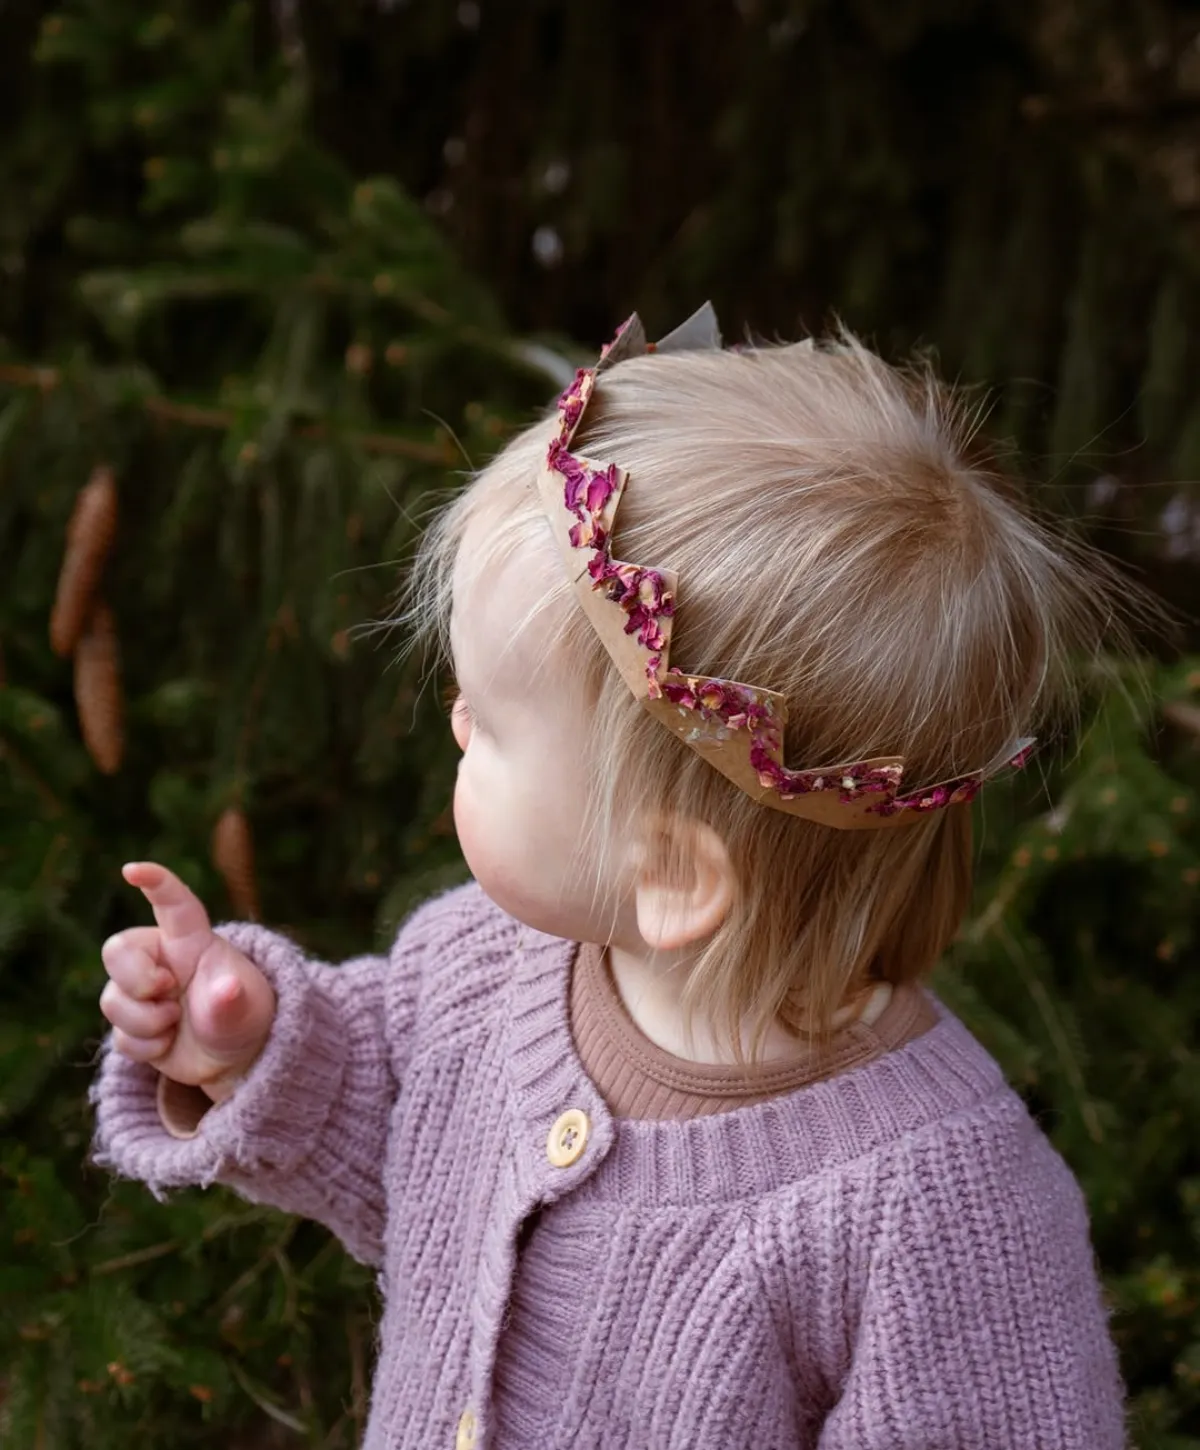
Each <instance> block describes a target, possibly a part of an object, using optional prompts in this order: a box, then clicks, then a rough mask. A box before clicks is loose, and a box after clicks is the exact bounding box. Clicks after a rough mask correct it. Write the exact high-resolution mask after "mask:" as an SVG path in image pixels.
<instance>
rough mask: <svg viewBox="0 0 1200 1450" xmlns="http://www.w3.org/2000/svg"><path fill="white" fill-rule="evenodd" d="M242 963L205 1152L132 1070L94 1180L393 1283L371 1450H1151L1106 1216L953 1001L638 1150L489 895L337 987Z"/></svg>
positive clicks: (285, 951) (634, 1129) (106, 1095)
mask: <svg viewBox="0 0 1200 1450" xmlns="http://www.w3.org/2000/svg"><path fill="white" fill-rule="evenodd" d="M221 932H222V934H223V935H224V936H226V937H227V938H228V939H229V940H230V941H232V942H234V943H235V944H236V945H237V946H238V947H240V948H241V949H242V950H243V951H245V952H247V953H248V955H250V956H251V957H252V958H253V959H254V960H255V961H256V962H257V963H258V964H259V966H260V967H261V968H262V970H263V971H264V972H265V973H266V974H267V975H268V976H269V977H270V979H271V980H272V982H273V983H274V984H275V988H276V991H277V993H278V1001H279V1006H278V1013H277V1017H276V1021H275V1025H274V1028H273V1031H272V1036H271V1039H270V1042H269V1044H268V1046H267V1048H266V1050H265V1051H264V1053H263V1055H262V1056H261V1058H260V1059H259V1061H258V1062H257V1063H256V1065H255V1067H254V1068H253V1070H252V1071H251V1073H250V1074H249V1075H248V1077H247V1078H246V1080H245V1081H244V1082H243V1083H242V1084H241V1085H240V1086H239V1088H238V1090H237V1092H236V1094H235V1095H234V1096H233V1097H232V1098H231V1099H230V1100H229V1101H227V1102H225V1103H223V1104H221V1105H220V1106H219V1107H214V1108H212V1109H211V1110H210V1111H209V1112H208V1113H207V1115H206V1116H205V1117H204V1119H203V1121H202V1123H201V1126H200V1130H199V1132H198V1134H197V1135H196V1136H195V1137H194V1138H191V1139H188V1140H179V1139H176V1138H172V1137H170V1136H169V1135H168V1134H167V1133H166V1132H165V1131H164V1129H163V1127H162V1124H161V1122H160V1120H159V1117H158V1113H157V1110H156V1105H155V1083H156V1074H155V1073H154V1071H153V1069H152V1068H149V1067H146V1066H145V1065H141V1064H135V1063H132V1062H129V1061H128V1060H127V1059H125V1058H123V1057H121V1056H120V1055H119V1054H117V1053H114V1052H111V1051H110V1052H107V1053H106V1055H105V1058H104V1062H103V1066H102V1069H101V1072H100V1075H99V1077H98V1080H97V1083H96V1086H95V1088H94V1091H93V1097H94V1101H95V1103H96V1106H97V1110H98V1128H97V1141H96V1156H97V1158H98V1160H99V1161H100V1162H101V1163H103V1164H105V1165H108V1166H110V1167H111V1168H113V1169H115V1170H116V1171H118V1172H120V1173H122V1174H125V1175H127V1176H129V1177H132V1178H138V1179H141V1180H143V1181H145V1182H146V1183H147V1184H149V1186H150V1187H151V1189H153V1190H154V1191H155V1192H156V1193H160V1194H161V1193H162V1192H163V1191H164V1190H166V1189H169V1188H172V1187H174V1186H176V1185H182V1184H196V1183H200V1184H207V1183H212V1182H214V1181H220V1182H223V1183H229V1184H232V1185H233V1186H234V1187H235V1188H236V1189H238V1190H239V1191H240V1192H242V1193H244V1194H245V1195H246V1196H247V1197H250V1198H253V1199H255V1200H259V1201H262V1202H266V1203H272V1204H277V1205H279V1206H280V1207H281V1208H285V1209H289V1210H292V1211H294V1212H296V1213H300V1214H305V1215H307V1216H309V1217H311V1218H315V1219H319V1220H320V1221H321V1222H322V1223H325V1224H328V1225H329V1227H330V1228H331V1229H332V1230H333V1231H334V1232H335V1233H336V1234H337V1235H338V1236H339V1237H340V1238H341V1239H342V1241H343V1242H344V1243H345V1244H346V1246H347V1247H348V1248H349V1250H350V1252H351V1253H353V1254H354V1255H355V1256H356V1257H357V1258H359V1259H361V1260H363V1261H364V1262H365V1263H368V1264H372V1265H375V1266H377V1267H378V1269H379V1271H380V1284H381V1288H382V1290H383V1294H384V1298H385V1313H384V1317H383V1322H382V1325H381V1329H380V1338H379V1353H378V1364H377V1368H376V1374H375V1383H374V1389H373V1393H372V1404H371V1415H370V1421H369V1426H368V1430H367V1436H366V1445H367V1446H368V1447H369V1450H401V1447H406V1450H407V1447H413V1450H416V1447H421V1450H437V1447H439V1446H441V1447H445V1450H451V1447H458V1450H469V1447H475V1450H562V1447H566V1446H572V1447H578V1450H618V1447H620V1450H751V1447H754V1450H793V1447H796V1450H798V1447H806V1450H808V1447H812V1450H1051V1447H1056V1450H1119V1447H1122V1446H1123V1445H1124V1444H1125V1439H1124V1414H1123V1408H1122V1401H1123V1392H1122V1385H1121V1381H1120V1376H1119V1372H1118V1367H1117V1361H1116V1356H1115V1353H1114V1349H1113V1345H1112V1341H1111V1339H1110V1337H1109V1333H1108V1327H1107V1316H1106V1312H1105V1308H1104V1305H1103V1301H1102V1298H1101V1292H1100V1286H1099V1282H1098V1279H1097V1275H1096V1269H1095V1263H1094V1260H1093V1254H1092V1248H1091V1243H1090V1239H1089V1230H1088V1220H1087V1214H1086V1210H1085V1206H1084V1202H1083V1197H1082V1195H1081V1193H1080V1190H1079V1187H1078V1185H1077V1183H1076V1181H1075V1179H1074V1178H1073V1176H1072V1175H1071V1173H1070V1171H1069V1170H1068V1168H1067V1167H1066V1165H1065V1164H1064V1162H1063V1160H1062V1159H1061V1158H1060V1157H1059V1155H1058V1154H1057V1153H1056V1152H1055V1151H1054V1149H1053V1148H1052V1147H1051V1145H1050V1143H1049V1142H1048V1141H1047V1139H1046V1138H1045V1136H1044V1135H1043V1134H1042V1132H1041V1131H1040V1129H1039V1128H1038V1127H1037V1125H1036V1124H1035V1123H1034V1122H1033V1121H1032V1119H1031V1118H1030V1116H1029V1114H1028V1112H1027V1111H1026V1109H1025V1107H1024V1105H1023V1104H1022V1102H1021V1100H1020V1099H1019V1098H1018V1097H1017V1096H1016V1094H1015V1093H1014V1092H1012V1091H1011V1090H1010V1089H1009V1088H1008V1087H1007V1086H1006V1085H1005V1082H1004V1080H1003V1077H1002V1075H1001V1072H1000V1070H999V1068H998V1066H997V1065H996V1063H995V1062H994V1060H993V1059H992V1058H991V1057H990V1056H989V1055H988V1054H987V1053H986V1052H985V1051H984V1049H983V1048H982V1047H981V1046H980V1045H979V1043H978V1042H977V1041H976V1040H975V1039H974V1038H973V1037H972V1036H971V1035H970V1033H968V1032H967V1030H966V1029H965V1027H964V1026H963V1025H962V1023H961V1022H960V1021H959V1020H958V1019H957V1018H956V1017H954V1016H953V1015H952V1014H951V1013H950V1012H949V1011H948V1010H947V1009H946V1007H945V1006H944V1005H943V1004H942V1003H940V1002H939V1001H938V1000H937V999H936V998H932V1000H933V1002H934V1005H935V1007H936V1009H937V1012H938V1016H939V1021H938V1024H937V1026H936V1027H934V1028H932V1029H931V1030H930V1031H929V1032H927V1033H926V1034H925V1035H924V1036H922V1037H920V1038H918V1039H916V1040H915V1041H913V1042H911V1043H909V1044H907V1045H906V1046H904V1047H902V1048H899V1049H897V1050H895V1051H893V1052H891V1053H888V1054H886V1055H885V1056H883V1057H882V1058H878V1059H876V1060H875V1061H873V1062H870V1063H868V1064H866V1065H865V1066H863V1067H860V1068H858V1069H854V1070H851V1071H848V1072H846V1073H844V1074H842V1075H840V1076H837V1077H835V1078H832V1079H830V1080H828V1081H825V1082H819V1083H815V1084H812V1085H810V1086H808V1087H805V1088H802V1089H800V1090H798V1091H796V1092H793V1093H789V1094H787V1095H785V1096H782V1097H779V1098H776V1099H772V1100H771V1101H769V1102H766V1103H762V1104H758V1105H756V1106H751V1107H747V1108H743V1109H740V1110H738V1111H734V1112H729V1113H722V1114H718V1115H714V1116H711V1117H703V1118H697V1119H694V1120H692V1121H686V1122H642V1121H625V1120H620V1121H615V1120H614V1119H613V1118H612V1116H611V1115H610V1114H609V1112H608V1110H607V1109H606V1107H605V1105H604V1103H603V1102H602V1101H601V1099H600V1097H599V1094H598V1093H597V1092H596V1089H595V1088H594V1087H593V1085H592V1083H591V1082H590V1081H589V1079H588V1078H587V1077H586V1076H585V1074H584V1072H583V1069H582V1067H581V1066H580V1063H579V1060H578V1058H577V1056H576V1054H575V1050H574V1047H573V1044H572V1039H571V1035H570V1030H569V1024H568V1015H567V1014H568V978H569V969H570V961H571V957H572V951H573V948H572V945H571V944H570V943H568V942H564V941H560V940H558V939H556V938H552V937H547V936H543V935H541V934H539V933H537V932H534V931H531V930H529V929H528V928H526V927H523V926H521V925H520V924H519V923H518V922H516V921H514V920H512V919H511V918H510V917H508V916H506V915H505V914H504V913H503V912H501V911H500V910H499V909H498V908H497V907H495V906H493V905H492V904H491V903H490V902H489V901H488V900H487V898H486V897H485V896H484V895H483V893H482V892H481V891H480V890H479V888H478V887H477V886H475V885H470V886H466V887H463V888H461V889H460V890H457V891H454V892H451V893H450V894H448V895H446V896H443V897H440V898H439V899H437V900H435V901H433V902H431V903H429V904H427V905H426V906H425V907H423V908H422V909H421V910H420V911H418V912H417V913H416V914H415V915H414V916H413V917H412V918H411V919H410V920H409V921H408V923H407V924H406V925H405V926H404V927H403V928H402V930H401V931H400V934H399V936H398V937H397V940H396V943H395V945H394V946H393V948H392V950H391V953H390V955H389V956H388V957H382V956H379V957H362V958H358V959H355V960H353V961H350V962H346V963H344V964H343V965H342V966H340V967H331V966H328V965H325V964H322V963H318V962H314V961H311V960H309V959H306V958H305V957H304V955H303V954H302V953H301V952H300V950H299V949H298V948H297V947H296V946H295V945H293V944H292V943H291V942H289V941H287V940H286V939H285V938H283V937H280V936H278V935H275V934H273V933H271V932H268V931H266V930H264V929H263V928H261V927H256V926H249V925H234V926H225V927H222V928H221ZM572 1108H574V1109H579V1110H581V1111H582V1112H583V1113H584V1114H586V1116H587V1119H588V1131H587V1135H586V1140H585V1141H584V1144H583V1151H582V1152H581V1153H580V1154H579V1156H578V1157H577V1158H576V1159H575V1161H573V1162H571V1163H569V1164H567V1165H566V1166H555V1164H554V1163H552V1162H551V1161H550V1159H549V1157H548V1153H547V1139H548V1135H549V1133H550V1129H551V1127H552V1125H553V1124H554V1123H555V1121H556V1119H557V1118H558V1117H559V1116H560V1114H562V1113H563V1112H564V1110H567V1109H572ZM576 1141H578V1139H576ZM560 1156H561V1155H560ZM523 1226H524V1232H523V1231H522V1229H523Z"/></svg>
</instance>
